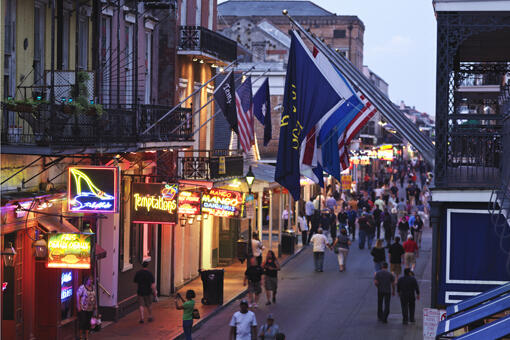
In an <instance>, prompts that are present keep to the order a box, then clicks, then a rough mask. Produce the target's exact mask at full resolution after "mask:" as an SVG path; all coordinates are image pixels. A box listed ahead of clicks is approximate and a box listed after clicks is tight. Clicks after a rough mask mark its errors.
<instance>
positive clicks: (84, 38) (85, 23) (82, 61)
mask: <svg viewBox="0 0 510 340" xmlns="http://www.w3.org/2000/svg"><path fill="white" fill-rule="evenodd" d="M79 20H80V21H79V24H78V34H79V41H78V43H79V45H80V48H79V53H78V68H79V69H80V70H87V69H88V51H89V50H88V46H89V20H88V18H87V17H85V18H83V17H80V19H79Z"/></svg>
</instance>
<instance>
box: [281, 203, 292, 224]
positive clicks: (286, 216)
mask: <svg viewBox="0 0 510 340" xmlns="http://www.w3.org/2000/svg"><path fill="white" fill-rule="evenodd" d="M289 215H290V212H289V206H288V205H286V206H285V209H283V212H282V220H283V229H285V230H287V229H288V227H289Z"/></svg>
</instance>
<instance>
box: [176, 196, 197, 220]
mask: <svg viewBox="0 0 510 340" xmlns="http://www.w3.org/2000/svg"><path fill="white" fill-rule="evenodd" d="M201 199H202V195H201V194H200V192H196V191H181V192H180V193H179V207H178V211H179V214H185V215H200V207H201V204H200V202H201Z"/></svg>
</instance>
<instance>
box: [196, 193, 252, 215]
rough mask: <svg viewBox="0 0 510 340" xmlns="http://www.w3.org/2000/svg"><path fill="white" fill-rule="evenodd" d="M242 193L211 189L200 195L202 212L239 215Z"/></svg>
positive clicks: (242, 200) (241, 205)
mask: <svg viewBox="0 0 510 340" xmlns="http://www.w3.org/2000/svg"><path fill="white" fill-rule="evenodd" d="M243 202H244V199H243V193H241V192H238V191H230V190H223V189H216V188H214V189H211V190H209V192H208V193H206V194H203V195H202V212H206V213H208V214H210V215H213V216H219V217H241V211H242V207H243Z"/></svg>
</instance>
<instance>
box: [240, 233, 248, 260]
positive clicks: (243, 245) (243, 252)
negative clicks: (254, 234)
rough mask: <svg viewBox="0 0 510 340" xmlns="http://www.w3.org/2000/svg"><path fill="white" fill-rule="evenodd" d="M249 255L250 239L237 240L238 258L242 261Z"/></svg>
mask: <svg viewBox="0 0 510 340" xmlns="http://www.w3.org/2000/svg"><path fill="white" fill-rule="evenodd" d="M247 256H248V241H246V240H243V239H239V240H237V258H238V259H239V261H241V263H243V262H244V260H246V257H247Z"/></svg>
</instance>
